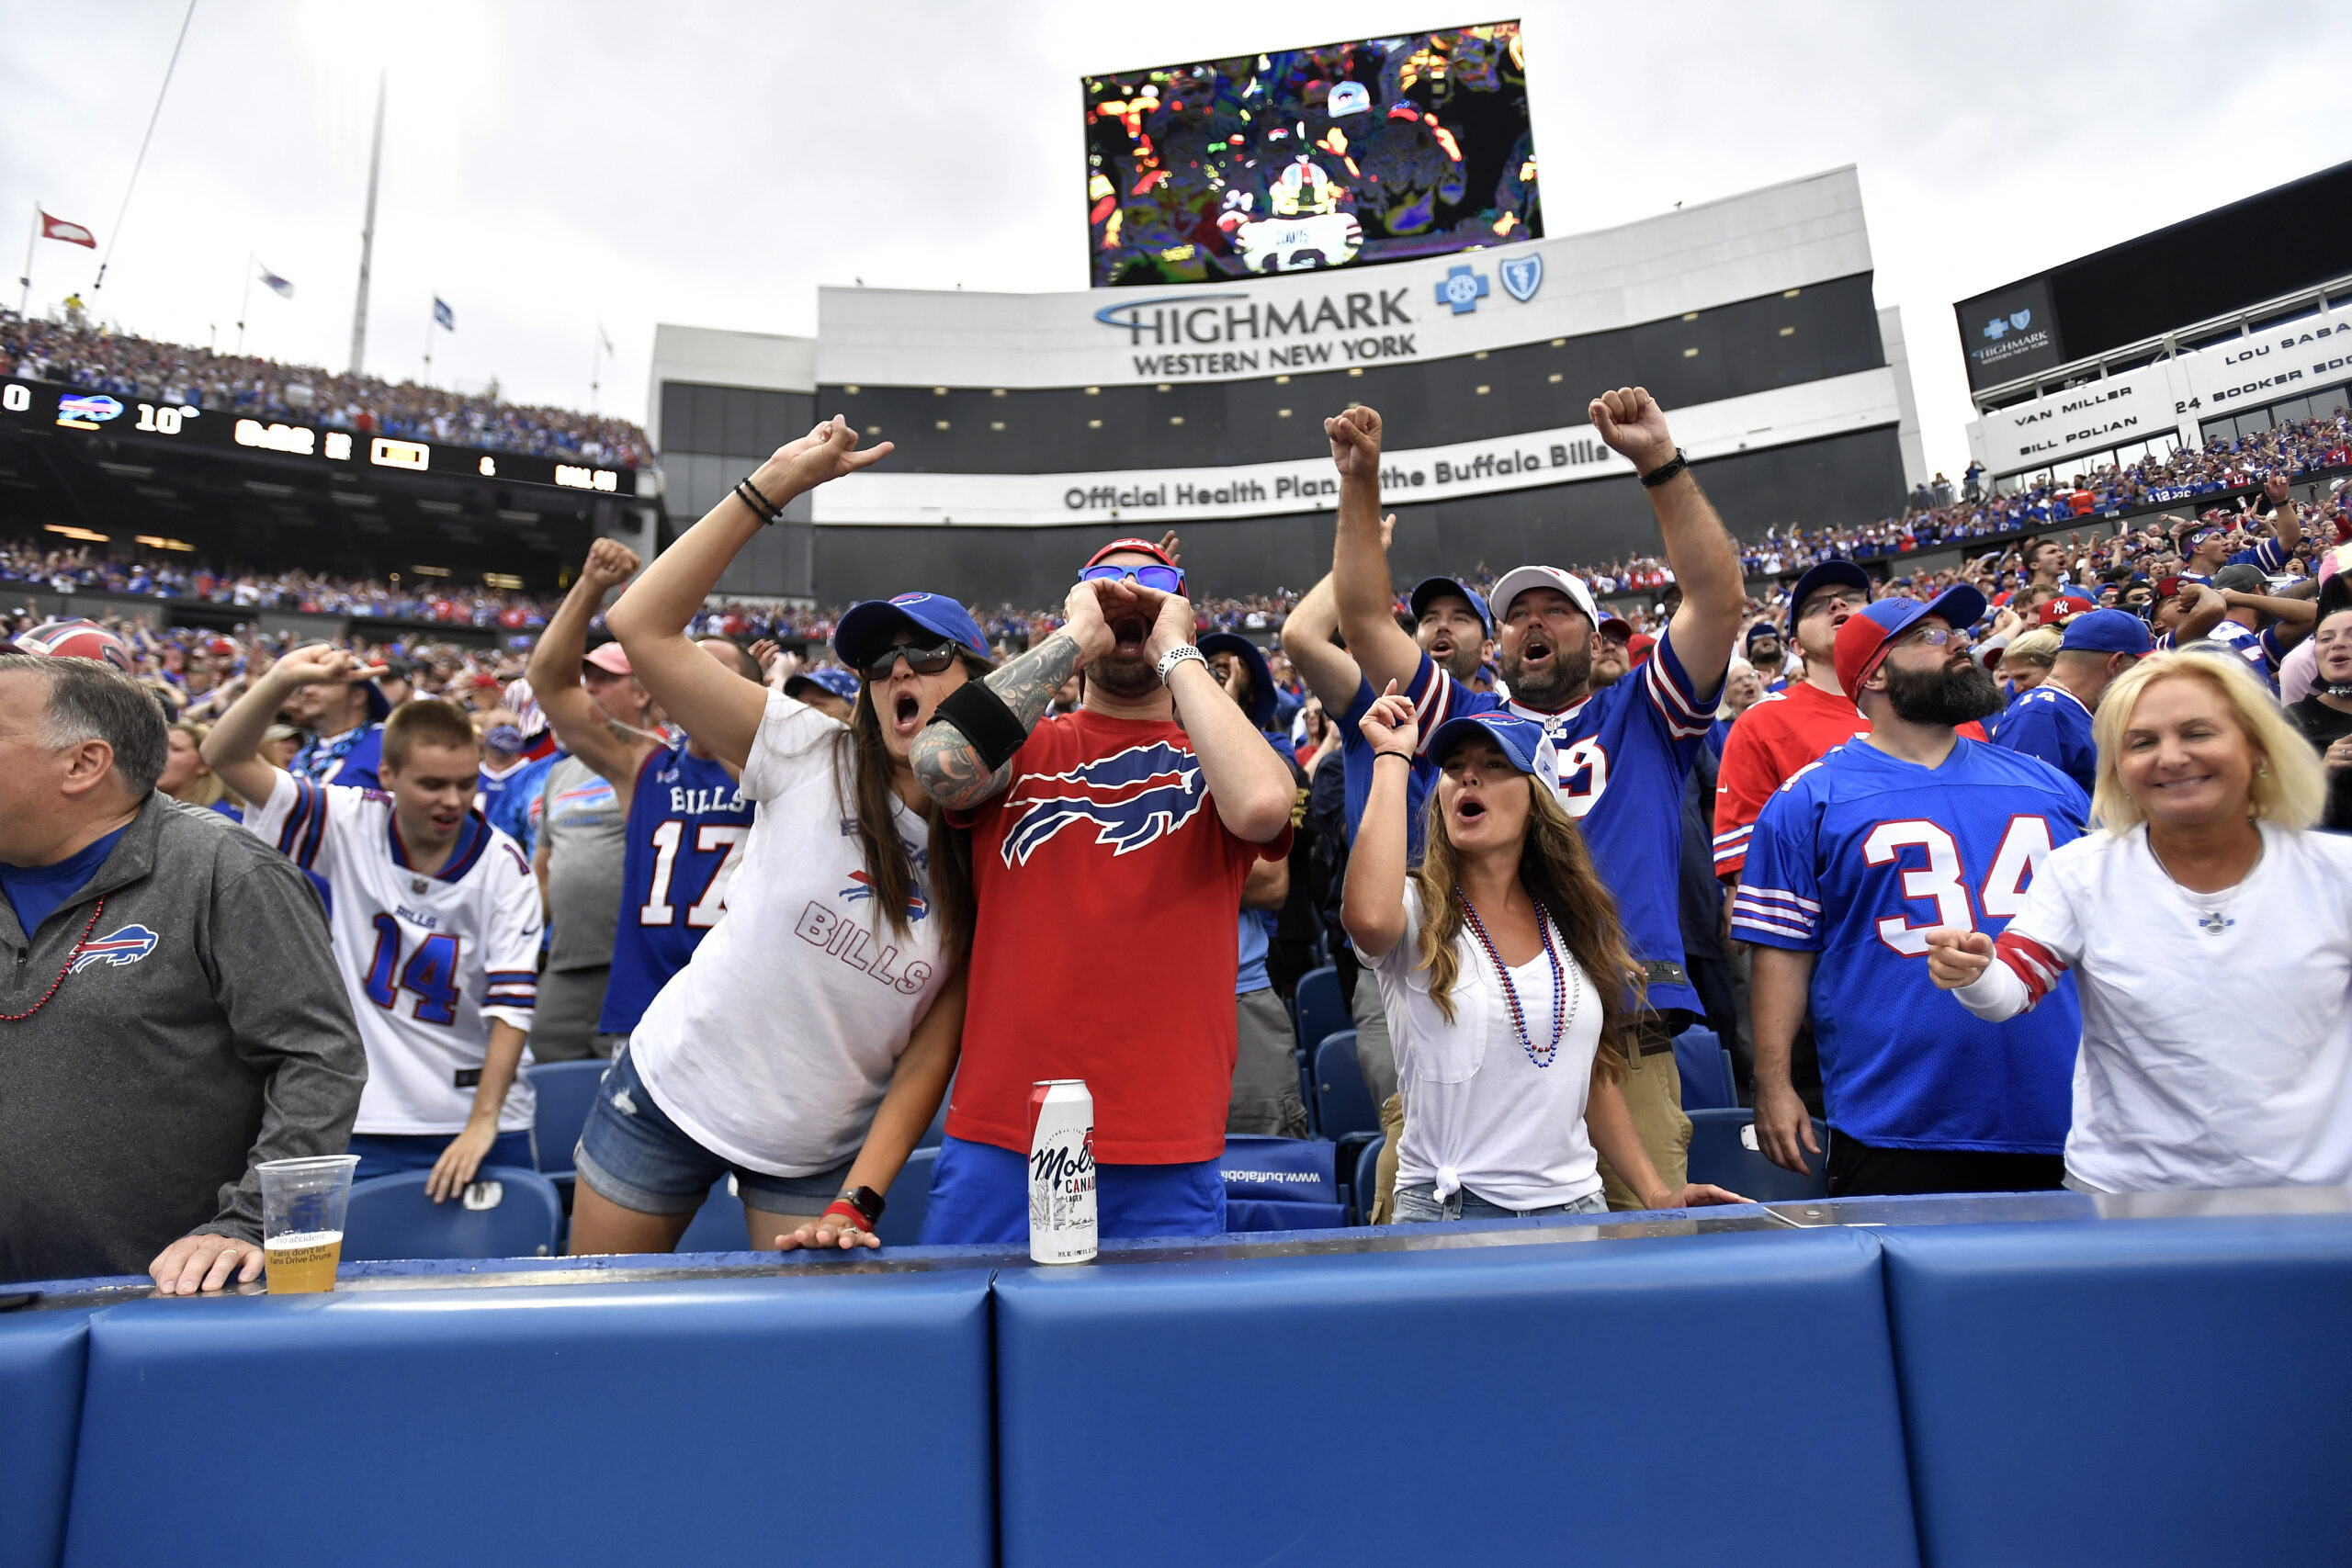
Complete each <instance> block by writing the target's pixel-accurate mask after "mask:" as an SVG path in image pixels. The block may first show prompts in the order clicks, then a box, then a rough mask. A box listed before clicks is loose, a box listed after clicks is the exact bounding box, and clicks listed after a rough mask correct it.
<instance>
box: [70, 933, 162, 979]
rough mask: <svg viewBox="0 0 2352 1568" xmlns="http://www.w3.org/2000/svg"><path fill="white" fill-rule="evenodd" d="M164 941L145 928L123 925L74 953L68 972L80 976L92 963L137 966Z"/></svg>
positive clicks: (118, 966)
mask: <svg viewBox="0 0 2352 1568" xmlns="http://www.w3.org/2000/svg"><path fill="white" fill-rule="evenodd" d="M161 940H162V939H161V938H160V937H158V936H156V934H155V933H154V932H153V931H149V930H148V929H147V928H146V927H145V926H122V927H119V928H118V929H116V930H114V931H108V932H107V934H106V935H104V936H102V937H93V938H92V939H91V940H90V941H88V942H84V943H83V944H82V945H81V946H79V947H77V948H75V949H74V961H73V963H72V964H69V965H68V966H67V969H66V972H67V973H68V974H71V975H79V974H80V973H81V972H82V971H83V970H85V969H87V968H89V967H90V966H91V965H93V964H106V965H107V966H108V967H109V968H114V969H119V968H121V967H122V966H123V965H124V964H136V963H138V962H139V961H140V960H141V959H142V958H144V957H146V956H147V955H148V954H149V953H153V952H154V951H155V943H156V942H159V941H161Z"/></svg>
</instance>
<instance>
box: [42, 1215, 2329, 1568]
mask: <svg viewBox="0 0 2352 1568" xmlns="http://www.w3.org/2000/svg"><path fill="white" fill-rule="evenodd" d="M2062 1196H2063V1195H2062ZM2064 1201H2066V1202H2068V1203H2079V1204H2080V1205H2081V1207H2080V1209H2078V1210H2076V1211H2075V1212H2077V1213H2086V1212H2088V1210H2089V1201H2088V1200H2075V1199H2072V1198H2066V1199H2065V1200H2064ZM1953 1202H1958V1201H1956V1200H1939V1199H1936V1200H1918V1201H1915V1202H1914V1206H1913V1207H1912V1208H1911V1209H1910V1210H1909V1211H1908V1213H1909V1215H1910V1217H1911V1218H1913V1219H1915V1220H1932V1219H1933V1218H1934V1217H1936V1211H1937V1210H1938V1209H1939V1207H1940V1206H1944V1205H1948V1204H1951V1203H1953ZM2279 1207H2281V1208H2282V1209H2283V1208H2286V1207H2288V1205H2286V1204H2283V1203H2282V1204H2280V1205H2279ZM1972 1212H1973V1211H1972ZM1562 1235H1563V1236H1564V1237H1566V1235H1567V1233H1566V1231H1563V1233H1562ZM1361 1239H1362V1247H1361V1248H1360V1249H1358V1250H1354V1251H1347V1250H1344V1249H1343V1250H1340V1251H1337V1252H1333V1251H1329V1250H1328V1249H1321V1248H1317V1249H1315V1250H1313V1251H1310V1252H1308V1253H1306V1254H1303V1255H1287V1256H1283V1255H1277V1256H1261V1257H1249V1258H1242V1257H1227V1258H1219V1259H1216V1260H1214V1261H1203V1260H1199V1259H1190V1260H1180V1259H1161V1258H1155V1257H1154V1255H1153V1254H1152V1253H1151V1252H1150V1251H1148V1250H1145V1251H1141V1252H1136V1253H1130V1254H1126V1255H1125V1256H1124V1257H1123V1258H1120V1259H1119V1260H1118V1261H1116V1262H1112V1263H1106V1264H1105V1265H1104V1266H1101V1267H1095V1268H1082V1269H1001V1271H1000V1269H997V1268H996V1267H993V1266H994V1265H998V1264H1001V1262H1002V1258H1001V1256H999V1257H997V1258H987V1257H970V1256H966V1255H961V1254H957V1253H955V1252H948V1251H942V1252H939V1253H934V1254H932V1255H930V1256H929V1258H928V1259H927V1260H920V1261H917V1260H910V1261H909V1262H906V1263H902V1264H901V1265H900V1266H899V1268H898V1269H895V1270H876V1269H866V1270H863V1271H856V1272H852V1271H849V1270H846V1269H845V1270H843V1271H842V1272H840V1273H838V1274H817V1275H813V1276H812V1275H811V1274H810V1273H809V1272H807V1271H801V1272H797V1273H795V1274H792V1275H789V1276H786V1277H763V1278H718V1277H703V1278H695V1277H693V1276H692V1275H691V1274H689V1275H687V1276H686V1277H683V1278H663V1279H660V1280H647V1281H643V1282H637V1283H602V1284H582V1285H571V1286H562V1285H557V1286H535V1287H521V1288H517V1287H514V1286H511V1285H489V1286H479V1287H472V1288H469V1287H467V1286H466V1285H465V1284H464V1282H463V1281H461V1280H411V1281H403V1282H402V1283H404V1284H408V1285H412V1286H414V1287H418V1288H408V1289H396V1290H377V1291H371V1292H338V1293H336V1294H334V1295H331V1296H311V1297H299V1298H279V1299H275V1300H273V1299H270V1298H267V1297H230V1298H222V1299H214V1300H206V1301H195V1302H186V1301H165V1300H149V1301H139V1302H133V1303H128V1304H123V1305H119V1306H113V1307H107V1308H104V1309H102V1310H96V1311H90V1310H86V1309H83V1310H56V1311H32V1312H19V1313H16V1314H6V1315H0V1568H34V1565H39V1568H51V1565H54V1564H58V1563H61V1562H62V1563H64V1564H67V1565H70V1568H83V1565H85V1564H102V1563H116V1562H130V1561H141V1560H145V1559H147V1558H149V1557H152V1556H154V1555H156V1554H157V1549H158V1547H159V1546H165V1547H166V1549H167V1550H168V1551H169V1553H170V1555H171V1556H172V1557H173V1558H174V1559H175V1561H177V1562H184V1563H187V1564H190V1565H192V1568H201V1565H203V1564H208V1563H216V1562H217V1563H223V1564H227V1563H234V1564H237V1565H238V1568H252V1565H254V1564H273V1563H296V1562H301V1563H309V1562H341V1563H351V1564H372V1563H393V1562H399V1563H410V1562H419V1561H433V1562H443V1563H448V1564H453V1565H457V1564H470V1563H476V1562H482V1563H488V1562H501V1563H533V1562H549V1563H554V1562H563V1563H568V1564H569V1563H603V1562H751V1561H759V1562H781V1563H797V1562H809V1563H819V1562H827V1563H830V1562H865V1563H899V1562H905V1563H922V1564H925V1565H926V1568H929V1565H940V1564H952V1563H957V1562H966V1563H998V1562H1001V1563H1003V1564H1007V1565H1019V1568H1030V1565H1032V1564H1037V1565H1044V1564H1060V1563H1073V1564H1075V1563H1088V1564H1092V1563H1097V1562H1106V1561H1115V1562H1122V1563H1132V1564H1142V1565H1151V1564H1159V1563H1168V1564H1185V1565H1188V1568H1189V1565H1192V1564H1198V1563H1206V1562H1267V1561H1275V1560H1279V1561H1282V1562H1347V1563H1362V1562H1533V1561H1543V1562H1552V1561H1579V1562H1587V1561H1589V1562H1610V1561H1634V1560H1641V1561H1691V1562H1695V1561H1711V1560H1719V1561H1737V1562H1744V1563H1755V1564H1769V1563H1782V1562H1785V1563H1792V1564H1803V1565H1804V1568H1815V1565H1816V1564H1818V1563H1821V1562H1870V1563H1905V1562H1922V1561H1927V1562H1935V1563H1937V1564H1939V1568H1972V1565H1975V1564H2010V1563H2020V1562H2070V1563H2074V1562H2132V1563H2171V1562H2181V1563H2187V1562H2196V1563H2200V1564H2202V1563H2210V1562H2264V1563H2272V1564H2276V1563H2302V1562H2341V1561H2342V1559H2343V1551H2344V1546H2345V1542H2346V1540H2352V1489H2346V1487H2345V1486H2344V1485H2343V1484H2342V1480H2341V1474H2340V1472H2341V1468H2342V1459H2343V1456H2344V1454H2345V1452H2346V1437H2347V1427H2348V1426H2352V1414H2348V1413H2352V1332H2347V1330H2352V1214H2347V1213H2284V1212H2281V1213H2258V1214H2251V1215H2246V1214H2241V1215H2238V1216H2236V1217H2231V1218H2154V1219H2129V1220H2097V1219H2072V1220H2062V1221H2056V1222H2049V1223H2038V1224H2028V1223H2018V1224H1932V1223H1928V1224H1897V1225H1893V1226H1889V1227H1886V1228H1880V1229H1868V1230H1866V1229H1857V1228H1850V1227H1831V1228H1826V1229H1796V1228H1786V1227H1781V1226H1775V1227H1772V1228H1770V1229H1766V1230H1761V1231H1758V1230H1748V1231H1745V1232H1740V1233H1737V1234H1691V1235H1668V1236H1658V1237H1650V1238H1645V1239H1641V1240H1623V1239H1621V1240H1611V1241H1600V1242H1593V1241H1578V1240H1570V1239H1560V1240H1557V1241H1552V1242H1546V1241H1544V1239H1543V1231H1542V1229H1541V1223H1540V1222H1518V1223H1516V1224H1513V1225H1510V1226H1506V1227H1504V1228H1503V1229H1502V1230H1500V1231H1497V1232H1492V1233H1486V1234H1484V1235H1480V1234H1475V1233H1466V1232H1464V1231H1461V1230H1458V1229H1457V1230H1453V1231H1452V1232H1451V1233H1450V1234H1449V1235H1446V1236H1445V1237H1443V1238H1442V1239H1440V1238H1437V1237H1419V1238H1416V1237H1408V1236H1405V1235H1402V1234H1401V1233H1399V1232H1397V1231H1380V1232H1373V1233H1369V1234H1368V1235H1366V1236H1365V1237H1363V1238H1361ZM1482 1241H1484V1242H1487V1243H1494V1244H1497V1245H1480V1243H1481V1242H1482ZM1506 1241H1507V1242H1511V1243H1516V1244H1518V1245H1499V1243H1503V1242H1506ZM1334 1416H1340V1417H1341V1425H1342V1427H1343V1429H1344V1431H1345V1434H1346V1436H1345V1439H1344V1440H1343V1441H1333V1440H1331V1432H1332V1425H1331V1423H1332V1418H1333V1417H1334ZM779 1435H786V1436H788V1437H789V1438H791V1440H792V1441H793V1442H795V1443H796V1444H798V1445H804V1446H806V1447H807V1448H808V1449H809V1451H811V1452H822V1453H823V1454H825V1455H827V1456H829V1458H828V1459H827V1460H826V1461H825V1462H826V1463H827V1464H828V1465H834V1466H841V1467H844V1469H843V1472H842V1474H843V1479H842V1483H841V1485H842V1492H841V1494H840V1495H837V1496H834V1497H831V1498H830V1499H828V1500H826V1501H825V1502H824V1504H823V1506H795V1504H794V1495H795V1493H794V1491H793V1489H791V1488H783V1489H779V1487H778V1485H777V1483H776V1473H775V1462H776V1461H775V1454H776V1452H777V1450H776V1449H775V1442H776V1440H777V1438H778V1437H779ZM616 1482H617V1484H616ZM232 1525H233V1526H234V1527H235V1528H233V1529H232V1528H230V1527H231V1526H232ZM166 1543H168V1544H167V1546H166Z"/></svg>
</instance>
